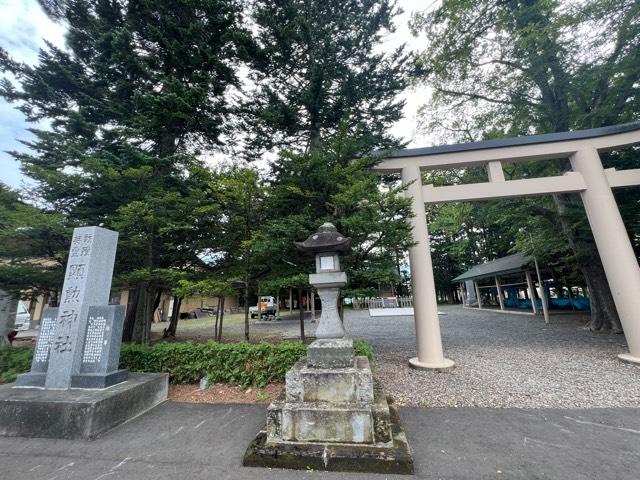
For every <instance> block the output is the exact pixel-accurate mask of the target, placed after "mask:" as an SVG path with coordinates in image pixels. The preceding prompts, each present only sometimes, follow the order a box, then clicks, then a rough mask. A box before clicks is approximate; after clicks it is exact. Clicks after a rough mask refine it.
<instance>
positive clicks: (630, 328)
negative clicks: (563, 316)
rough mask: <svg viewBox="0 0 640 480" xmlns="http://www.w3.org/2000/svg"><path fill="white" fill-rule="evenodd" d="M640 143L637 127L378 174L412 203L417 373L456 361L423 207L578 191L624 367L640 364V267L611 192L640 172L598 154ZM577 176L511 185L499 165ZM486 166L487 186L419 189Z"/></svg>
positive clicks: (397, 157)
mask: <svg viewBox="0 0 640 480" xmlns="http://www.w3.org/2000/svg"><path fill="white" fill-rule="evenodd" d="M639 144H640V122H637V123H628V124H624V125H618V126H613V127H604V128H595V129H592V130H580V131H575V132H564V133H552V134H546V135H532V136H527V137H516V138H507V139H503V140H489V141H485V142H475V143H462V144H458V145H446V146H442V147H430V148H415V149H407V150H397V151H394V152H391V153H390V154H388V155H387V156H386V157H385V158H384V159H383V160H382V161H381V162H380V163H379V164H378V165H377V166H376V167H375V169H376V170H378V171H381V172H390V173H391V172H400V173H401V177H402V182H403V183H404V184H408V188H407V191H406V194H407V196H408V197H409V198H411V201H412V208H413V213H414V217H413V218H412V219H411V224H412V227H413V237H414V242H416V243H415V245H414V246H413V247H411V248H410V249H409V261H410V263H411V284H412V289H413V305H414V312H415V328H416V341H417V349H418V356H417V357H415V358H412V359H410V360H409V364H410V365H411V366H412V367H415V368H424V369H446V368H450V367H453V366H454V362H453V361H452V360H449V359H448V358H445V357H444V355H443V351H442V338H441V335H440V322H439V320H438V309H437V303H436V290H435V284H434V279H433V266H432V262H431V247H430V242H429V232H428V229H427V220H426V214H425V207H424V204H425V203H442V202H453V201H468V200H489V199H494V198H509V197H521V196H526V195H548V194H552V193H569V192H580V195H581V196H582V201H583V203H584V208H585V210H586V212H587V217H588V219H589V224H590V225H591V230H592V232H593V236H594V238H595V241H596V246H597V248H598V252H599V253H600V258H601V259H602V265H603V266H604V271H605V274H606V276H607V281H608V283H609V286H610V288H611V292H612V294H613V299H614V301H615V305H616V308H617V310H618V315H619V316H620V321H621V323H622V327H623V329H624V334H625V337H626V339H627V344H628V345H629V353H622V354H620V355H618V357H619V358H620V359H621V360H625V361H628V362H633V363H638V364H640V268H639V267H638V260H637V259H636V256H635V254H634V251H633V248H632V246H631V242H630V241H629V237H628V235H627V232H626V230H625V227H624V224H623V222H622V217H621V216H620V211H619V210H618V205H617V204H616V201H615V198H614V196H613V192H612V191H611V189H612V188H619V187H630V186H634V185H640V169H631V170H623V171H616V170H615V169H613V168H609V169H606V170H605V169H604V168H603V166H602V162H601V160H600V155H599V153H600V152H606V151H610V150H615V149H619V148H621V147H628V146H633V145H639ZM565 158H568V159H569V160H570V162H571V167H572V171H570V172H567V173H565V174H564V175H561V176H555V177H544V178H531V179H524V180H510V181H506V180H505V178H504V172H503V170H502V162H503V161H507V162H517V161H526V160H545V159H547V160H548V159H556V160H560V159H565ZM469 165H485V166H486V168H487V172H488V176H489V181H488V182H485V183H474V184H468V185H452V186H444V187H434V186H433V185H423V184H422V176H421V172H422V170H429V169H436V168H451V167H453V168H456V167H465V166H469Z"/></svg>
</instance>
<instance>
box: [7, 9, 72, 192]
mask: <svg viewBox="0 0 640 480" xmlns="http://www.w3.org/2000/svg"><path fill="white" fill-rule="evenodd" d="M64 33H65V28H64V26H62V25H58V24H55V23H53V22H52V21H51V20H49V18H48V17H47V16H46V15H45V13H44V12H43V11H42V9H41V8H40V6H39V5H38V2H37V1H36V0H0V46H2V48H4V49H5V50H7V51H8V52H9V55H10V56H11V57H12V58H13V59H14V60H16V61H20V62H25V63H29V64H34V63H36V61H37V59H38V51H39V49H40V48H41V47H43V46H44V44H45V43H44V39H46V40H47V41H49V42H51V43H53V44H54V45H56V46H58V47H62V46H64ZM30 126H33V125H29V124H28V123H27V122H25V120H24V116H23V115H22V113H20V112H18V111H17V110H15V109H14V108H13V106H12V105H9V104H7V103H6V102H5V101H4V100H2V99H0V181H2V182H4V183H6V184H8V185H11V186H13V187H17V186H19V185H20V183H21V182H22V181H24V180H25V177H24V176H23V175H22V174H21V173H20V168H19V165H18V163H17V162H16V161H15V160H14V159H13V158H12V157H10V156H9V155H8V154H7V153H5V152H6V151H7V150H24V149H25V148H26V147H24V145H22V144H21V143H20V142H19V141H18V140H29V139H30V138H32V135H31V134H30V133H29V132H28V131H27V128H29V127H30Z"/></svg>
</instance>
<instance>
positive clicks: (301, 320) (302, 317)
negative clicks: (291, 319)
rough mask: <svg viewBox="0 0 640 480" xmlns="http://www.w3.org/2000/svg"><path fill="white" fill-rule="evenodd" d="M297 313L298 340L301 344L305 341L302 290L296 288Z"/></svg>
mask: <svg viewBox="0 0 640 480" xmlns="http://www.w3.org/2000/svg"><path fill="white" fill-rule="evenodd" d="M298 309H299V310H298V311H299V312H300V340H301V341H302V343H304V342H305V341H306V338H305V336H304V310H303V309H302V289H301V288H298Z"/></svg>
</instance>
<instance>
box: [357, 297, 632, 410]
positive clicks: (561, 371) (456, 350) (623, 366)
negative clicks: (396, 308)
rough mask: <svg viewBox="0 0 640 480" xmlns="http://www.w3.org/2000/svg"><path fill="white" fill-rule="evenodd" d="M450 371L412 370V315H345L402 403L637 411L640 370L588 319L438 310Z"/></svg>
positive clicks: (615, 338) (620, 344) (618, 342)
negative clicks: (590, 326) (368, 345)
mask: <svg viewBox="0 0 640 480" xmlns="http://www.w3.org/2000/svg"><path fill="white" fill-rule="evenodd" d="M440 310H441V311H443V312H445V313H447V315H442V316H441V317H440V325H441V329H442V337H443V344H444V350H445V355H446V356H447V357H448V358H451V359H452V360H454V361H455V362H456V368H455V369H453V370H452V371H450V372H447V373H437V372H429V371H420V370H413V369H411V368H409V366H408V363H407V360H408V358H410V357H413V356H415V355H416V349H415V337H414V327H413V317H377V318H370V317H369V315H368V312H367V311H349V312H348V314H347V317H346V319H345V326H346V328H347V331H348V334H349V336H351V337H353V338H365V339H367V340H368V341H369V342H371V344H372V345H373V347H374V350H375V355H376V364H375V376H376V378H377V379H378V381H379V382H381V384H382V385H383V387H384V388H385V391H386V392H387V393H388V394H391V395H392V396H393V397H394V398H395V399H396V402H397V403H398V404H400V405H412V406H423V407H467V406H476V407H494V408H495V407H497V408H500V407H517V408H552V407H555V408H591V407H640V367H638V366H635V365H630V364H627V363H623V362H621V361H619V360H618V359H617V358H616V354H618V353H622V352H625V351H627V347H626V342H625V339H624V336H623V335H610V334H599V333H593V332H590V331H588V330H586V329H585V328H584V324H585V322H586V320H587V319H586V317H584V316H582V317H581V316H578V315H557V316H552V317H551V324H550V325H545V324H544V322H543V320H542V318H541V317H531V316H524V315H509V314H501V313H499V312H495V313H493V312H486V311H485V312H479V311H475V310H467V309H463V308H461V307H440Z"/></svg>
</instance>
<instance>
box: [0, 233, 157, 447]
mask: <svg viewBox="0 0 640 480" xmlns="http://www.w3.org/2000/svg"><path fill="white" fill-rule="evenodd" d="M117 242H118V233H117V232H114V231H111V230H107V229H104V228H100V227H82V228H76V229H74V231H73V238H72V240H71V248H70V251H69V258H68V261H67V268H66V273H65V279H64V284H63V287H62V291H61V295H60V306H59V307H57V308H48V309H46V310H45V311H44V312H43V314H42V319H41V324H40V334H39V336H38V340H37V343H36V347H35V350H34V353H33V360H32V363H31V371H30V372H29V373H25V374H23V375H19V376H18V378H17V380H16V383H15V385H4V386H2V387H0V435H5V436H35V437H59V438H91V437H94V436H96V435H98V434H100V433H102V432H103V431H105V430H108V429H109V428H112V427H113V426H115V425H117V424H119V423H122V422H123V421H126V420H128V419H129V418H132V417H134V416H137V415H139V414H141V413H143V412H144V411H146V410H148V409H150V408H152V407H154V406H155V405H157V404H158V403H160V402H162V401H164V400H166V398H167V387H168V385H167V382H168V376H167V375H166V374H135V375H131V376H130V375H129V373H128V372H127V371H126V370H122V369H119V368H118V364H119V361H120V346H121V341H122V327H123V323H124V308H125V307H124V306H122V305H108V302H109V293H110V290H111V279H112V276H113V265H114V261H115V255H116V247H117Z"/></svg>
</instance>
